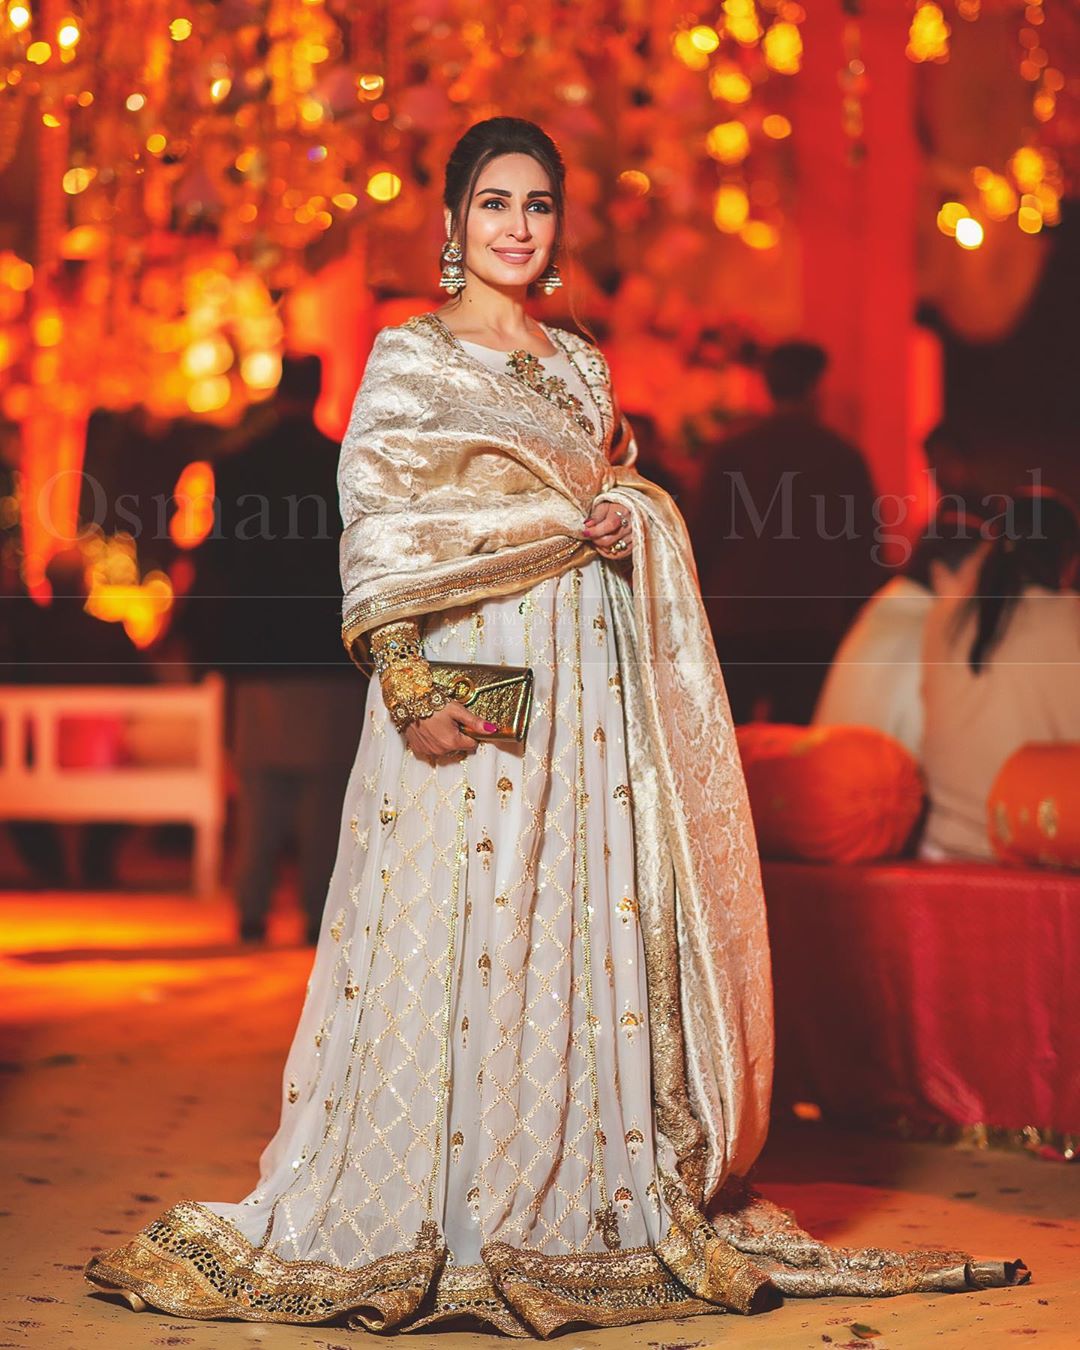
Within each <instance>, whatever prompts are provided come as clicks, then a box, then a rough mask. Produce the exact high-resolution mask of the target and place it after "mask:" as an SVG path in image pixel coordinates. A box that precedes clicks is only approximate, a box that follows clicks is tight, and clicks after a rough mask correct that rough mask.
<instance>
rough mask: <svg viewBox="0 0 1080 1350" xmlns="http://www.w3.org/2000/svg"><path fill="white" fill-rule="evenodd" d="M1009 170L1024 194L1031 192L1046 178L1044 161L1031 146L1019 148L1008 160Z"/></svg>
mask: <svg viewBox="0 0 1080 1350" xmlns="http://www.w3.org/2000/svg"><path fill="white" fill-rule="evenodd" d="M1009 168H1010V169H1011V170H1012V176H1013V177H1014V178H1015V179H1016V182H1017V185H1018V186H1019V187H1020V188H1021V189H1022V190H1023V191H1025V192H1033V191H1034V190H1035V188H1037V187H1038V186H1039V184H1040V183H1041V182H1042V180H1043V178H1045V176H1046V160H1045V159H1044V158H1043V156H1042V154H1041V153H1040V152H1039V151H1038V150H1036V149H1035V147H1034V146H1033V145H1024V146H1021V147H1020V149H1019V150H1017V152H1016V154H1015V155H1013V157H1012V159H1010V160H1009Z"/></svg>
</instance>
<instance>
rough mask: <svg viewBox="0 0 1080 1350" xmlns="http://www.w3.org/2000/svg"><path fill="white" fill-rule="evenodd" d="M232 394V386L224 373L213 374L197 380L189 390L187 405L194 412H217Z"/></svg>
mask: <svg viewBox="0 0 1080 1350" xmlns="http://www.w3.org/2000/svg"><path fill="white" fill-rule="evenodd" d="M231 394H232V386H231V385H230V384H229V381H228V379H227V378H226V377H225V376H224V375H211V376H210V377H209V378H208V379H205V380H196V381H195V383H194V384H193V385H192V386H191V388H190V389H189V390H188V394H187V405H188V407H189V408H190V409H191V411H192V412H196V413H205V412H217V411H218V410H219V409H221V408H224V407H225V405H226V404H227V403H228V401H229V397H230V395H231Z"/></svg>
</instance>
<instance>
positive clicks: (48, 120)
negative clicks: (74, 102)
mask: <svg viewBox="0 0 1080 1350" xmlns="http://www.w3.org/2000/svg"><path fill="white" fill-rule="evenodd" d="M41 123H42V125H43V126H46V127H58V126H59V125H60V119H59V117H57V116H56V115H55V114H54V113H42V114H41Z"/></svg>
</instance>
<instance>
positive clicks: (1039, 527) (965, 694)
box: [920, 490, 1080, 861]
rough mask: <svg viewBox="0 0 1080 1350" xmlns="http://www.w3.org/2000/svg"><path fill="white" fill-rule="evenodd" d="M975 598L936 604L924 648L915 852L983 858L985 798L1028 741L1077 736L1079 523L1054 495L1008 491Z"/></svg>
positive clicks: (986, 849) (987, 849) (986, 852)
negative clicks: (924, 802) (922, 789)
mask: <svg viewBox="0 0 1080 1350" xmlns="http://www.w3.org/2000/svg"><path fill="white" fill-rule="evenodd" d="M1009 514H1010V517H1011V518H1009V517H1007V518H1006V524H1005V528H1004V529H1003V531H1002V533H1001V534H1000V536H999V537H998V538H997V539H995V540H994V541H993V543H992V544H991V546H990V549H989V551H988V552H987V553H986V556H985V557H984V558H983V560H982V564H981V566H980V568H979V574H978V579H977V581H976V585H975V591H974V593H973V594H972V595H971V596H969V597H967V598H965V597H962V596H957V597H953V598H948V599H944V598H943V599H941V600H938V601H937V602H936V603H935V605H934V608H933V610H932V611H931V614H930V616H929V618H928V619H927V621H926V637H925V640H924V643H923V685H922V690H923V716H924V728H923V741H922V752H921V755H920V759H921V760H922V764H923V769H924V771H925V773H926V778H927V787H928V790H929V795H930V810H929V814H928V817H927V823H926V828H925V831H924V834H923V840H922V844H921V846H920V856H921V857H923V858H928V859H932V860H938V861H940V860H945V859H953V858H956V859H976V860H984V861H990V860H992V859H993V856H994V855H993V850H992V847H991V844H990V837H989V831H988V828H987V806H986V800H987V796H988V794H989V792H990V788H991V787H992V785H993V782H994V779H995V777H996V776H997V773H998V770H999V769H1000V768H1001V766H1002V765H1003V764H1004V762H1005V761H1006V760H1007V759H1008V758H1009V756H1010V755H1011V754H1012V753H1013V751H1014V750H1017V749H1018V748H1019V747H1020V746H1022V745H1026V744H1027V743H1028V742H1029V741H1076V740H1080V595H1077V594H1076V592H1075V590H1074V589H1071V588H1072V587H1073V586H1074V584H1075V580H1076V575H1077V563H1078V560H1080V518H1078V516H1077V512H1076V508H1075V507H1074V506H1073V505H1072V504H1071V503H1070V502H1069V501H1068V500H1067V499H1066V498H1065V497H1064V496H1063V495H1061V494H1058V493H1055V492H1052V491H1048V490H1043V491H1041V492H1038V493H1030V492H1029V493H1017V494H1016V496H1014V497H1013V498H1012V509H1011V511H1010V513H1009Z"/></svg>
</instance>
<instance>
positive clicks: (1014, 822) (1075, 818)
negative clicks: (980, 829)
mask: <svg viewBox="0 0 1080 1350" xmlns="http://www.w3.org/2000/svg"><path fill="white" fill-rule="evenodd" d="M986 807H987V814H988V817H989V819H988V828H989V831H990V842H991V843H992V844H993V846H994V852H995V853H996V854H997V855H998V856H999V857H1000V858H1003V859H1004V860H1005V861H1006V862H1011V863H1024V864H1030V863H1043V864H1045V865H1046V866H1048V867H1077V868H1080V743H1077V742H1076V741H1058V742H1052V741H1032V742H1031V744H1029V745H1022V746H1021V747H1020V749H1019V750H1016V751H1014V752H1013V754H1011V755H1010V756H1009V758H1008V759H1007V760H1006V761H1005V763H1004V764H1003V765H1002V766H1001V768H1000V769H999V771H998V776H997V777H996V778H995V779H994V785H993V787H992V788H991V789H990V795H989V797H987V799H986Z"/></svg>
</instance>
